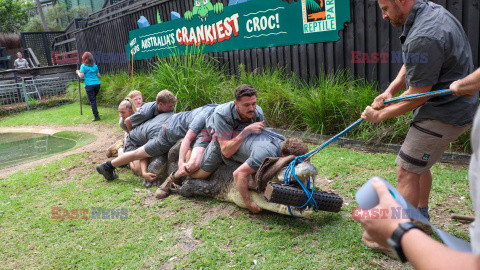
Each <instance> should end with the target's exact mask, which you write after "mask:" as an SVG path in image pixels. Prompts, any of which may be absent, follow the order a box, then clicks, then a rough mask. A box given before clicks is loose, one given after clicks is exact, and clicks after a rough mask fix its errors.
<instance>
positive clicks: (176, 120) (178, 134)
mask: <svg viewBox="0 0 480 270" xmlns="http://www.w3.org/2000/svg"><path fill="white" fill-rule="evenodd" d="M217 106H218V105H217V104H209V105H205V106H203V107H200V108H197V109H194V110H192V111H188V112H179V113H176V114H174V115H173V116H172V118H170V119H169V120H168V123H167V140H168V141H170V142H176V141H178V140H180V139H182V138H183V137H185V135H186V134H187V131H188V130H189V129H191V130H193V131H194V132H195V133H196V134H200V133H201V131H202V129H204V128H205V123H206V121H207V119H208V117H209V116H210V115H212V113H213V111H214V110H215V108H216V107H217Z"/></svg>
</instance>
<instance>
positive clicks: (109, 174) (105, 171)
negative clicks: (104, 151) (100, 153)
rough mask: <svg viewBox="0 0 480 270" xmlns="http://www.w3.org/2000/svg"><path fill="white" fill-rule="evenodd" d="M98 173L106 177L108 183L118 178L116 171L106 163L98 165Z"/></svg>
mask: <svg viewBox="0 0 480 270" xmlns="http://www.w3.org/2000/svg"><path fill="white" fill-rule="evenodd" d="M97 172H98V173H99V174H101V175H103V177H105V179H107V180H108V181H112V180H115V179H116V178H118V174H117V173H116V172H115V170H114V169H111V168H110V167H108V165H107V164H106V163H102V164H100V165H98V166H97Z"/></svg>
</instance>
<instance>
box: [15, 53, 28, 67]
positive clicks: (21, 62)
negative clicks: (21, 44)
mask: <svg viewBox="0 0 480 270" xmlns="http://www.w3.org/2000/svg"><path fill="white" fill-rule="evenodd" d="M13 67H14V68H15V69H24V68H30V66H29V65H28V61H27V59H24V58H23V55H22V53H21V52H17V59H15V62H14V63H13Z"/></svg>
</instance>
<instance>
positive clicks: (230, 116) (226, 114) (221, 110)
mask: <svg viewBox="0 0 480 270" xmlns="http://www.w3.org/2000/svg"><path fill="white" fill-rule="evenodd" d="M264 119H265V117H264V115H263V110H262V108H260V106H257V107H256V109H255V115H254V117H253V118H252V119H250V121H249V122H243V121H242V120H241V119H240V117H239V116H238V112H237V109H236V107H235V103H234V102H233V101H230V102H227V103H224V104H222V105H219V106H218V107H217V108H216V109H215V111H214V113H213V115H212V116H211V117H210V118H209V120H208V121H207V129H209V131H210V132H211V133H214V134H215V136H217V137H218V138H221V139H226V140H230V139H232V138H234V137H235V136H237V135H238V134H239V133H240V132H241V131H242V130H243V129H244V128H245V127H247V126H248V125H250V124H253V123H255V122H261V121H263V120H264Z"/></svg>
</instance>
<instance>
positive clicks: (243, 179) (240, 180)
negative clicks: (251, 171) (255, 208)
mask: <svg viewBox="0 0 480 270" xmlns="http://www.w3.org/2000/svg"><path fill="white" fill-rule="evenodd" d="M234 180H235V184H236V186H237V189H238V192H239V193H240V195H241V196H242V199H243V202H244V203H245V205H246V206H247V208H248V207H249V205H250V204H251V201H250V194H249V193H248V178H247V176H246V175H243V174H237V175H234Z"/></svg>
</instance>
